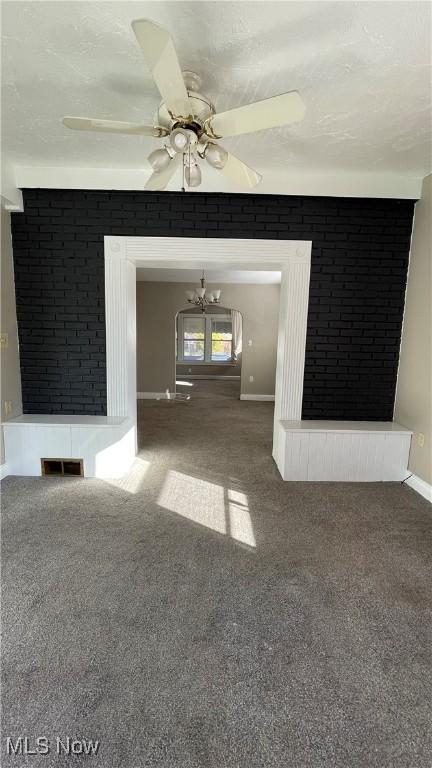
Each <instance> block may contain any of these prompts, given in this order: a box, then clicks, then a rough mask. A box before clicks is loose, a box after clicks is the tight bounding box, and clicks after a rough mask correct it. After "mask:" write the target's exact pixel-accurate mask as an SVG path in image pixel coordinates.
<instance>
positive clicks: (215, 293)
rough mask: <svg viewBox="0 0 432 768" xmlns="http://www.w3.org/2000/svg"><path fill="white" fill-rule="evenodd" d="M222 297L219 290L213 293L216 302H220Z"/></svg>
mask: <svg viewBox="0 0 432 768" xmlns="http://www.w3.org/2000/svg"><path fill="white" fill-rule="evenodd" d="M220 295H221V292H220V289H219V288H218V289H217V290H216V291H213V298H214V300H215V301H219V299H220Z"/></svg>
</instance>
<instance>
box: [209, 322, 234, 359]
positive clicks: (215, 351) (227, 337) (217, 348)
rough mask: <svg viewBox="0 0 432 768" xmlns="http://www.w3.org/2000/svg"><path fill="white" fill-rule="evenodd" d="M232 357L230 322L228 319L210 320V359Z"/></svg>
mask: <svg viewBox="0 0 432 768" xmlns="http://www.w3.org/2000/svg"><path fill="white" fill-rule="evenodd" d="M231 358H232V322H231V318H230V319H229V320H219V319H218V320H216V319H213V318H212V320H211V359H212V360H213V361H214V362H216V361H226V360H231Z"/></svg>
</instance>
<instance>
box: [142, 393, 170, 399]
mask: <svg viewBox="0 0 432 768" xmlns="http://www.w3.org/2000/svg"><path fill="white" fill-rule="evenodd" d="M174 397H175V394H174V392H137V399H138V400H171V398H172V399H173V400H174Z"/></svg>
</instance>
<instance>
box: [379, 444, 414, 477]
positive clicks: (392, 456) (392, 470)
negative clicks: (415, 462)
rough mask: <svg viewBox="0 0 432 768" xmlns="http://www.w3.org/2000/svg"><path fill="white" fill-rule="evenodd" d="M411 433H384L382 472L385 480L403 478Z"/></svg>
mask: <svg viewBox="0 0 432 768" xmlns="http://www.w3.org/2000/svg"><path fill="white" fill-rule="evenodd" d="M410 446H411V434H406V435H392V434H388V435H386V442H385V450H384V452H383V460H382V465H383V469H382V473H383V475H384V476H385V479H386V480H395V481H398V480H404V479H405V478H406V476H407V467H408V458H409V452H410Z"/></svg>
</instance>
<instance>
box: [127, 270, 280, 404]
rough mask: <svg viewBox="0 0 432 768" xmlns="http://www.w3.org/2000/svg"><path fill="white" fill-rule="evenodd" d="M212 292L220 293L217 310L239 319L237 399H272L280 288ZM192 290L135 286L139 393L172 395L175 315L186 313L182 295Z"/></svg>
mask: <svg viewBox="0 0 432 768" xmlns="http://www.w3.org/2000/svg"><path fill="white" fill-rule="evenodd" d="M214 287H221V289H222V297H221V299H222V305H223V306H224V307H227V308H229V309H238V310H239V312H241V313H242V316H243V356H242V371H241V392H242V394H258V395H274V391H275V390H274V388H275V374H276V346H277V331H278V316H279V292H280V286H279V285H234V284H231V285H225V284H223V285H222V286H214ZM193 288H194V285H193V284H190V285H189V284H187V283H150V282H148V283H147V282H137V388H138V392H164V391H165V390H166V389H169V390H170V391H171V392H172V391H174V386H175V316H176V313H177V312H178V311H179V310H180V309H185V308H187V304H186V301H185V291H186V290H188V289H193ZM211 288H212V286H211V285H209V290H211ZM249 339H251V340H252V346H249V345H248V340H249ZM249 376H253V377H254V381H253V382H250V381H249Z"/></svg>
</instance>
